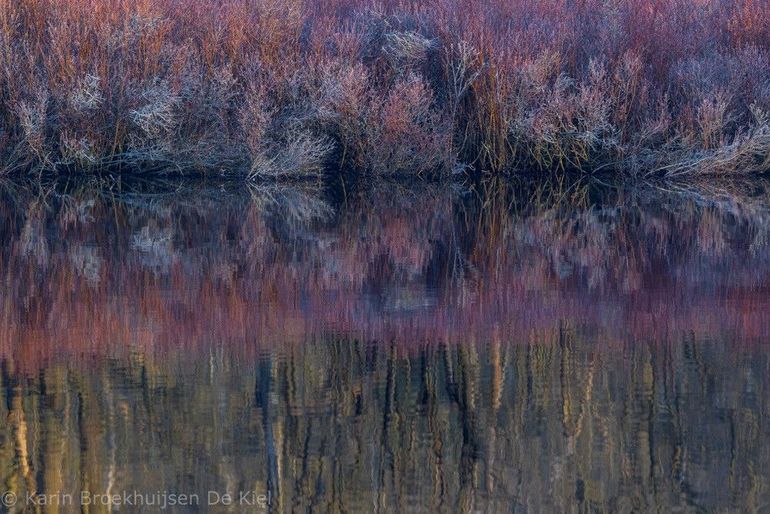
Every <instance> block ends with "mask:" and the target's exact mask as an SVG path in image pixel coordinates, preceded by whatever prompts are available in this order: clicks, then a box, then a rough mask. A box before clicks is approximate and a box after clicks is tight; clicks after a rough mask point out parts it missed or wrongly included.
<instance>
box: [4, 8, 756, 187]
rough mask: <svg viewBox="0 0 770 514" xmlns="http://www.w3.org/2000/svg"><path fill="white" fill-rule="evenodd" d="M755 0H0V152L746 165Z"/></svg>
mask: <svg viewBox="0 0 770 514" xmlns="http://www.w3.org/2000/svg"><path fill="white" fill-rule="evenodd" d="M769 65H770V6H769V5H768V4H767V3H765V2H757V1H756V0H738V1H733V0H643V1H631V0H615V1H612V2H607V1H603V0H535V1H525V0H505V1H503V0H481V1H478V2H476V1H474V2H470V1H468V0H428V1H425V2H419V3H414V2H405V1H403V0H387V1H385V2H375V1H373V0H356V1H352V0H255V1H250V0H195V1H192V2H180V1H178V0H0V170H1V171H4V172H6V173H10V172H14V171H19V172H30V171H33V172H37V173H58V172H63V171H78V172H99V171H104V170H109V171H113V172H114V171H120V170H128V171H133V172H152V171H155V172H169V171H180V172H187V171H205V172H215V173H223V172H224V173H234V174H240V175H243V176H249V177H260V176H267V177H276V176H280V177H287V176H288V177H304V176H308V175H312V176H315V175H319V174H321V173H323V172H324V170H328V169H335V170H336V169H346V170H351V171H353V172H356V173H360V174H373V175H383V174H384V175H393V174H417V175H431V174H446V173H450V172H452V171H457V170H460V169H471V168H472V169H475V170H487V171H492V172H507V173H512V172H515V171H517V170H525V169H526V170H530V169H533V168H534V169H540V170H545V171H564V170H579V171H582V172H596V171H613V172H617V173H623V174H634V175H647V176H649V175H654V176H682V175H693V174H697V175H713V174H720V175H725V174H753V173H761V172H764V171H767V169H768V160H769V159H770V142H769V140H770V136H768V133H770V124H769V122H768V117H767V114H766V113H768V112H770V66H769Z"/></svg>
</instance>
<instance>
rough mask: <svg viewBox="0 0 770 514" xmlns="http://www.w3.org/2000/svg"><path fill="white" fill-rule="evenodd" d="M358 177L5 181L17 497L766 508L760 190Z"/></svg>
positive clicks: (0, 307) (3, 316) (0, 231)
mask: <svg viewBox="0 0 770 514" xmlns="http://www.w3.org/2000/svg"><path fill="white" fill-rule="evenodd" d="M355 189H356V190H355V191H353V190H352V188H350V189H343V188H341V187H340V188H332V189H331V190H330V189H323V188H320V187H317V186H315V185H312V184H304V185H300V186H295V187H288V186H282V187H277V186H268V185H261V186H254V187H252V188H250V189H249V190H243V188H242V187H241V186H237V185H232V184H214V185H212V184H208V185H207V184H199V183H189V184H188V183H184V184H178V183H171V184H165V185H164V184H150V185H144V184H131V185H126V184H123V185H120V184H115V183H109V184H106V185H101V186H100V187H94V185H93V184H86V185H78V184H63V183H58V184H50V185H34V186H28V185H24V186H21V185H14V184H0V190H1V192H0V195H2V202H0V238H1V240H2V241H3V244H2V247H1V248H0V279H1V280H2V290H1V291H0V360H1V361H2V384H1V385H2V393H3V399H4V401H3V402H0V411H2V412H0V420H3V421H2V422H0V423H1V424H0V489H3V490H4V491H11V492H13V493H14V494H16V495H17V496H16V501H17V503H16V505H15V506H14V507H13V508H12V509H11V510H14V509H15V510H16V511H21V510H23V509H26V510H28V511H36V510H41V511H61V512H70V511H79V510H80V509H81V505H80V503H81V502H82V501H84V500H85V501H90V502H91V505H90V506H88V508H89V509H91V511H97V512H98V511H106V510H108V507H109V505H108V504H109V503H112V508H113V510H118V509H117V507H120V509H119V510H123V511H128V512H132V511H141V510H144V511H148V512H152V511H155V510H158V509H159V508H160V507H162V506H166V507H167V510H169V511H174V512H188V511H192V512H194V511H201V512H204V511H220V512H228V511H232V512H241V511H244V510H249V511H260V510H268V509H270V510H273V511H279V512H281V511H308V510H310V509H312V510H314V511H320V512H325V511H332V512H340V511H345V512H396V511H400V512H440V511H447V512H509V511H514V512H557V511H558V512H586V511H608V512H638V511H661V512H674V511H677V512H701V511H733V512H749V511H761V510H766V509H767V505H768V502H769V501H770V497H769V496H768V490H769V486H770V483H768V482H770V478H768V477H769V475H768V474H767V469H770V423H768V421H767V413H768V409H769V408H770V373H769V372H768V371H770V349H768V347H767V345H766V343H767V336H766V334H767V333H768V329H769V328H770V294H768V293H769V292H770V289H769V288H770V249H769V248H768V246H767V241H768V240H770V223H768V221H770V218H768V215H770V209H768V205H770V204H768V203H766V201H765V200H764V198H765V196H766V195H765V193H764V190H763V189H762V188H757V187H754V186H750V187H749V186H747V187H746V188H744V189H743V190H740V191H735V190H732V191H730V195H725V194H723V193H724V192H721V191H718V190H716V191H714V190H711V191H705V192H704V191H701V190H697V191H687V192H681V191H671V190H662V189H657V190H653V189H643V190H618V189H616V188H604V187H601V186H598V185H596V184H591V183H570V184H566V183H556V184H547V185H544V186H534V185H531V184H527V183H518V184H500V183H497V184H486V185H483V184H482V185H475V186H459V185H455V186H452V187H447V186H446V185H441V186H439V185H426V184H422V185H403V184H394V183H381V184H374V185H371V186H369V187H366V188H355ZM735 198H738V199H739V200H738V201H736V200H735ZM28 494H32V495H33V496H32V499H31V500H30V497H28V496H27V495H28ZM113 494H118V495H119V496H120V498H119V499H118V500H119V502H125V501H126V499H127V500H128V503H129V505H122V506H120V505H118V503H119V502H118V503H116V502H115V498H112V497H111V498H109V499H107V500H105V498H106V497H104V496H100V495H113ZM126 494H128V497H126V496H125V495H126ZM226 494H231V495H232V498H231V502H230V504H229V505H227V497H226V496H225V495H226ZM67 495H70V496H67ZM83 495H84V496H83ZM132 495H133V496H132ZM173 495H177V496H176V500H174V496H173ZM182 495H187V500H184V499H183V498H184V497H183V496H182ZM260 495H261V496H260ZM4 498H5V497H4ZM180 499H181V500H180ZM41 500H42V501H43V502H44V503H49V505H48V506H47V507H44V506H36V505H34V504H31V503H30V502H32V503H37V504H40V503H41ZM174 501H176V503H184V502H185V501H186V502H187V503H191V505H185V506H182V505H179V504H177V505H172V503H174ZM131 502H133V503H134V504H133V505H131ZM164 502H165V503H164ZM244 502H245V503H244ZM150 503H153V505H149V504H150ZM50 504H53V505H50ZM252 504H253V505H252Z"/></svg>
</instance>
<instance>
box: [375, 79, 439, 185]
mask: <svg viewBox="0 0 770 514" xmlns="http://www.w3.org/2000/svg"><path fill="white" fill-rule="evenodd" d="M449 138H450V135H449V132H448V131H447V130H446V129H445V124H444V121H443V120H442V119H441V116H440V114H439V113H438V112H436V111H435V110H434V108H433V94H432V92H431V91H430V89H429V88H428V86H427V85H426V84H425V82H424V81H423V80H422V79H421V78H420V77H418V76H417V75H414V74H411V75H409V76H408V77H406V78H404V79H401V80H399V81H398V82H397V83H396V84H395V86H394V87H393V89H391V90H390V92H389V93H388V95H387V96H386V97H385V99H384V101H382V102H381V103H380V104H379V105H375V106H373V107H372V110H371V112H370V115H369V118H368V120H367V150H366V162H367V167H368V168H369V169H371V170H372V171H374V172H375V173H376V174H379V175H388V174H396V173H408V174H415V175H422V174H425V173H429V172H435V171H440V170H441V169H447V168H448V167H449V166H450V161H449V156H448V155H447V150H448V148H449V146H450V139H449Z"/></svg>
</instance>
